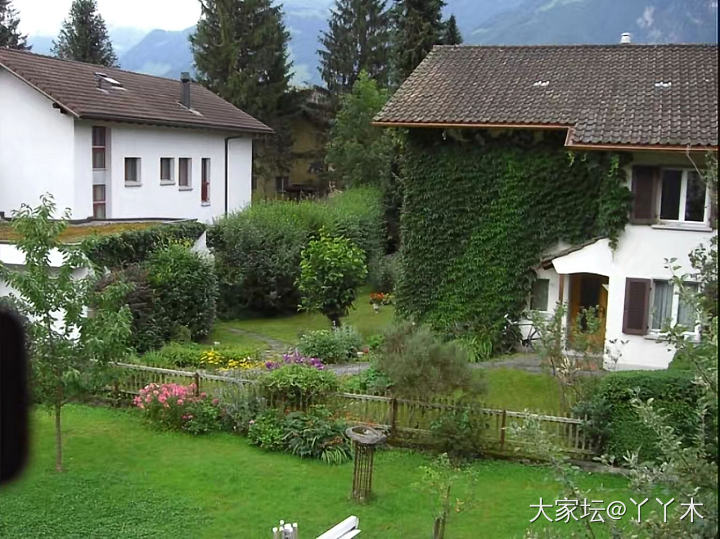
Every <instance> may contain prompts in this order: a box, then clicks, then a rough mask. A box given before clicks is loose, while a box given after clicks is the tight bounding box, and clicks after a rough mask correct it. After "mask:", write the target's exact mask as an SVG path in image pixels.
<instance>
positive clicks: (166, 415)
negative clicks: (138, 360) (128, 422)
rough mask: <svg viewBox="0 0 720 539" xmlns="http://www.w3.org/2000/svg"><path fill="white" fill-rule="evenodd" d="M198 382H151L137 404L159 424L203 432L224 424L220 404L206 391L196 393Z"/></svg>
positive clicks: (140, 394)
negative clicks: (188, 383)
mask: <svg viewBox="0 0 720 539" xmlns="http://www.w3.org/2000/svg"><path fill="white" fill-rule="evenodd" d="M195 389H196V387H195V384H190V385H187V386H183V385H180V384H162V385H159V384H155V383H153V384H148V385H147V386H145V387H144V388H143V389H141V390H140V393H139V394H138V396H137V397H135V398H134V399H133V404H134V405H135V406H136V407H138V408H140V409H141V410H143V411H144V412H145V415H146V417H147V418H148V419H149V420H150V421H152V422H154V423H157V424H158V425H160V426H162V427H164V428H168V429H174V430H184V431H186V432H190V433H191V434H203V433H205V432H210V431H213V430H218V429H219V428H220V406H219V404H220V403H219V401H218V400H217V399H212V400H211V399H209V398H208V396H207V394H206V393H200V394H199V395H195Z"/></svg>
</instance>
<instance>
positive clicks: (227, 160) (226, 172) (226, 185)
mask: <svg viewBox="0 0 720 539" xmlns="http://www.w3.org/2000/svg"><path fill="white" fill-rule="evenodd" d="M236 138H244V135H233V136H231V137H225V215H226V216H227V214H228V191H229V186H228V182H229V177H228V170H229V168H230V156H229V153H228V147H229V146H228V145H229V142H230V140H231V139H236ZM250 152H251V160H252V148H251V149H250ZM250 176H251V177H252V168H251V169H250ZM250 181H251V182H252V179H251V180H250ZM250 189H251V190H252V186H251V188H250Z"/></svg>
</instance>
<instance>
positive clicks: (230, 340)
mask: <svg viewBox="0 0 720 539" xmlns="http://www.w3.org/2000/svg"><path fill="white" fill-rule="evenodd" d="M369 296H370V287H369V286H364V287H362V288H360V289H359V290H358V296H357V299H356V300H355V308H354V309H351V310H350V313H349V314H348V316H347V317H346V318H345V319H343V323H344V324H346V325H349V326H353V327H354V328H355V329H357V330H358V331H359V332H360V333H361V334H362V335H363V336H364V337H369V336H370V335H374V334H377V333H382V332H383V330H384V329H385V328H386V327H387V326H389V325H390V324H391V323H392V321H393V317H394V314H395V309H394V308H393V306H392V305H385V306H383V307H382V308H381V309H380V312H379V313H375V311H374V310H373V308H372V305H370V298H369ZM329 327H330V322H328V319H327V318H326V317H325V316H323V315H322V314H319V313H307V312H303V313H298V314H292V315H287V316H273V317H267V318H247V319H239V320H229V321H222V322H218V323H216V324H215V327H214V328H213V331H212V333H211V334H210V337H208V341H210V342H212V341H218V342H221V343H223V344H238V345H245V344H248V343H249V342H251V341H252V340H253V339H256V338H255V337H253V335H247V334H240V333H233V332H232V330H233V329H237V330H241V331H243V332H248V333H251V334H256V335H263V336H265V337H269V338H271V339H274V340H276V341H280V342H282V343H285V344H288V345H291V344H295V343H297V340H298V337H299V335H300V334H301V333H303V332H307V331H312V330H315V329H326V328H329ZM248 338H250V341H248Z"/></svg>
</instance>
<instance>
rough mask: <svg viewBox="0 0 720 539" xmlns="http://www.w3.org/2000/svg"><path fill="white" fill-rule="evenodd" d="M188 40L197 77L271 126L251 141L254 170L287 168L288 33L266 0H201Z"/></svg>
mask: <svg viewBox="0 0 720 539" xmlns="http://www.w3.org/2000/svg"><path fill="white" fill-rule="evenodd" d="M200 8H201V16H200V20H199V21H198V24H197V27H196V30H195V33H194V34H193V35H191V36H190V44H191V48H192V51H193V56H194V59H195V65H196V67H197V73H198V80H199V82H201V83H202V84H203V85H205V86H206V87H208V88H209V89H210V90H212V91H213V92H215V93H216V94H218V95H219V96H221V97H222V98H224V99H226V100H227V101H229V102H230V103H232V104H233V105H235V106H236V107H238V108H241V109H242V110H244V111H245V112H247V113H248V114H250V115H252V116H254V117H256V118H257V119H259V120H261V121H262V122H264V123H265V124H267V125H269V126H270V127H272V128H273V129H274V130H275V136H274V138H273V140H272V142H270V141H268V140H265V141H261V143H260V144H257V145H256V148H255V149H256V153H257V158H256V159H255V160H254V162H253V164H254V166H255V169H256V172H257V173H258V174H260V175H262V176H265V177H269V178H272V177H274V176H277V175H284V174H285V173H286V172H287V170H289V158H290V155H289V152H290V146H291V143H292V141H291V139H290V134H289V128H288V122H287V116H288V114H289V112H290V110H289V109H290V106H291V104H292V96H291V94H290V93H289V91H288V90H289V84H290V69H291V67H292V62H290V60H289V59H288V41H289V39H290V34H289V33H288V31H287V30H286V28H285V24H284V22H283V14H282V10H281V8H280V7H278V6H273V2H272V0H201V2H200Z"/></svg>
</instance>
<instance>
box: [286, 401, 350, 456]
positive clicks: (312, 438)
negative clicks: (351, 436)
mask: <svg viewBox="0 0 720 539" xmlns="http://www.w3.org/2000/svg"><path fill="white" fill-rule="evenodd" d="M282 429H283V444H284V446H285V447H286V449H287V451H288V452H289V453H292V454H293V455H297V456H298V457H302V458H314V459H320V460H322V461H323V462H325V463H327V464H342V463H343V462H346V461H348V460H350V456H351V454H352V453H351V451H350V444H349V442H348V439H347V438H346V437H345V423H343V422H341V421H337V420H334V419H333V418H332V417H331V415H330V412H329V411H328V410H327V409H326V408H324V407H321V406H313V407H311V408H310V410H308V412H291V413H289V414H288V415H287V416H285V420H284V421H283V425H282Z"/></svg>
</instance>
